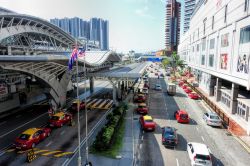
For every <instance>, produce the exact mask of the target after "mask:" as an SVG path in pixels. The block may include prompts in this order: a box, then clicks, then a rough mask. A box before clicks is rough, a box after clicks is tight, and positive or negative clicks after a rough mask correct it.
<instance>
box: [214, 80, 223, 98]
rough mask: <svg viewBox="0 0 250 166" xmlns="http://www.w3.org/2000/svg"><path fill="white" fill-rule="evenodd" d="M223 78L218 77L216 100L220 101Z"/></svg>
mask: <svg viewBox="0 0 250 166" xmlns="http://www.w3.org/2000/svg"><path fill="white" fill-rule="evenodd" d="M221 83H222V82H221V79H220V78H216V96H215V98H216V101H220V98H221V91H220V89H221Z"/></svg>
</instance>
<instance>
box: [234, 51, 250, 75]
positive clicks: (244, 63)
mask: <svg viewBox="0 0 250 166" xmlns="http://www.w3.org/2000/svg"><path fill="white" fill-rule="evenodd" d="M249 57H250V55H249V54H246V53H245V54H240V55H239V56H238V62H237V72H240V73H244V74H248V72H249V60H250V58H249Z"/></svg>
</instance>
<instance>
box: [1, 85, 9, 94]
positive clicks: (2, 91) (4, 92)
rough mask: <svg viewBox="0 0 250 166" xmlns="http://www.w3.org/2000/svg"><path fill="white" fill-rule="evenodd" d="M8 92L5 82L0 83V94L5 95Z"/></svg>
mask: <svg viewBox="0 0 250 166" xmlns="http://www.w3.org/2000/svg"><path fill="white" fill-rule="evenodd" d="M7 94H8V88H7V86H6V85H5V84H0V96H5V95H7Z"/></svg>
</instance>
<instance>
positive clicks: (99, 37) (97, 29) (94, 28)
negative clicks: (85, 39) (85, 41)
mask: <svg viewBox="0 0 250 166" xmlns="http://www.w3.org/2000/svg"><path fill="white" fill-rule="evenodd" d="M108 32H109V26H108V21H104V20H102V19H100V18H91V20H90V40H93V41H99V43H100V48H101V49H102V50H107V49H108V47H109V46H108V41H109V38H108V36H109V33H108Z"/></svg>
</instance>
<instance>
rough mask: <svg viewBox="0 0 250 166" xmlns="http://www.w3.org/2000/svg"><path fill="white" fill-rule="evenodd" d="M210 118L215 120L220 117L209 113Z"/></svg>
mask: <svg viewBox="0 0 250 166" xmlns="http://www.w3.org/2000/svg"><path fill="white" fill-rule="evenodd" d="M210 119H216V120H218V119H220V118H219V117H218V116H217V115H210Z"/></svg>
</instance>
